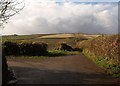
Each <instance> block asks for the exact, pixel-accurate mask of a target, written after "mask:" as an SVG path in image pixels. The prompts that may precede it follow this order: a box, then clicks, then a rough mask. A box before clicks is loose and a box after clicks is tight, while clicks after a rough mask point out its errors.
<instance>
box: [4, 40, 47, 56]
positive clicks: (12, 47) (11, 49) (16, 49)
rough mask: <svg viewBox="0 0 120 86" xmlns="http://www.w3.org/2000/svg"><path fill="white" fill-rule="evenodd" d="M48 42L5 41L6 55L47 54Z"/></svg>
mask: <svg viewBox="0 0 120 86" xmlns="http://www.w3.org/2000/svg"><path fill="white" fill-rule="evenodd" d="M47 47H48V46H47V44H46V43H42V42H33V43H32V42H21V43H17V42H10V41H6V42H4V43H3V50H4V54H5V55H7V56H8V55H35V56H37V55H45V54H47V53H48V52H47Z"/></svg>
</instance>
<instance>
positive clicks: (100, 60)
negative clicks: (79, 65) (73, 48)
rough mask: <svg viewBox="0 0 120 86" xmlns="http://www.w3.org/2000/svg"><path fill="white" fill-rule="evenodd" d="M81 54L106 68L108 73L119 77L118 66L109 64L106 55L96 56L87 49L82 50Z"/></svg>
mask: <svg viewBox="0 0 120 86" xmlns="http://www.w3.org/2000/svg"><path fill="white" fill-rule="evenodd" d="M83 54H84V55H85V56H86V57H88V58H89V59H91V60H92V61H93V62H94V63H96V64H98V65H99V66H101V67H103V68H105V69H106V71H107V73H108V74H111V75H112V76H114V77H117V78H120V66H119V65H116V64H110V63H109V62H108V59H106V57H98V56H96V55H94V54H93V53H91V52H90V51H88V50H87V49H84V50H83Z"/></svg>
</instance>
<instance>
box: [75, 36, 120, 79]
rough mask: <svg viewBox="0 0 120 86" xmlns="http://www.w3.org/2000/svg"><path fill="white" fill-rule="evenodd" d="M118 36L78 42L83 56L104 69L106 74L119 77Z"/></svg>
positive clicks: (119, 49)
mask: <svg viewBox="0 0 120 86" xmlns="http://www.w3.org/2000/svg"><path fill="white" fill-rule="evenodd" d="M119 37H120V35H111V36H106V35H105V36H101V37H97V38H95V39H91V40H85V41H82V42H79V43H78V44H77V46H78V47H79V48H83V53H84V55H85V56H87V57H88V58H90V59H91V60H92V61H94V62H95V63H97V64H99V65H100V66H102V67H104V68H106V70H107V72H108V73H110V74H112V75H114V76H116V77H120V39H119Z"/></svg>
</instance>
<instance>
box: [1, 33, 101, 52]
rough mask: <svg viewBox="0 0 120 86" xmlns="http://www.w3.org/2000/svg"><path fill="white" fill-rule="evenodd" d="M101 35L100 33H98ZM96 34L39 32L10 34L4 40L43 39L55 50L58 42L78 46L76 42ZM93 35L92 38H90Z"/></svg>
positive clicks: (42, 40) (33, 40) (28, 40)
mask: <svg viewBox="0 0 120 86" xmlns="http://www.w3.org/2000/svg"><path fill="white" fill-rule="evenodd" d="M97 36H99V35H97ZM97 36H96V35H88V36H87V35H84V34H64V35H63V34H37V35H18V36H15V35H10V36H3V37H2V42H3V43H4V42H5V41H12V42H26V41H27V42H37V41H41V42H44V43H47V44H48V50H53V49H54V48H55V46H56V44H57V43H60V42H65V43H67V44H69V45H70V46H72V47H76V43H77V41H79V40H84V39H91V38H95V37H97ZM90 37H91V38H90Z"/></svg>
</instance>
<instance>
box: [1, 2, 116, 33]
mask: <svg viewBox="0 0 120 86" xmlns="http://www.w3.org/2000/svg"><path fill="white" fill-rule="evenodd" d="M26 1H27V3H26V7H25V8H24V10H23V11H21V12H20V14H18V15H15V16H14V17H13V18H11V20H10V22H9V23H8V24H7V25H6V28H5V29H4V31H3V34H14V33H17V34H36V33H62V32H63V33H64V32H66V33H67V32H68V33H73V32H75V33H76V32H83V33H117V32H118V15H117V12H118V10H117V8H118V6H117V4H116V5H114V4H102V3H101V4H82V3H81V4H75V3H71V2H65V3H63V4H56V3H55V1H54V0H52V1H50V0H46V1H45V2H43V0H34V1H33V0H26Z"/></svg>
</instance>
